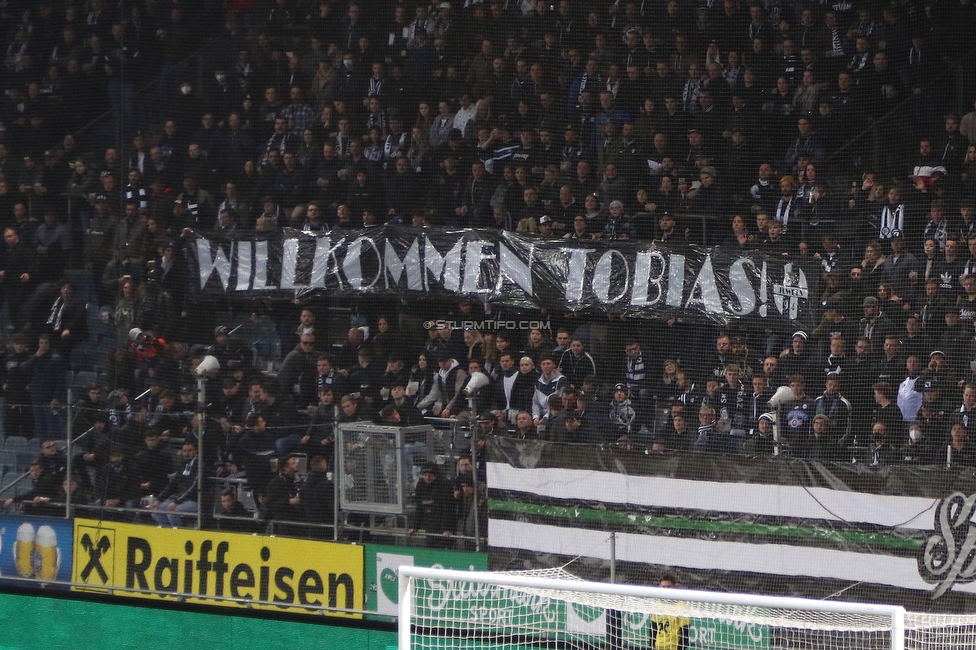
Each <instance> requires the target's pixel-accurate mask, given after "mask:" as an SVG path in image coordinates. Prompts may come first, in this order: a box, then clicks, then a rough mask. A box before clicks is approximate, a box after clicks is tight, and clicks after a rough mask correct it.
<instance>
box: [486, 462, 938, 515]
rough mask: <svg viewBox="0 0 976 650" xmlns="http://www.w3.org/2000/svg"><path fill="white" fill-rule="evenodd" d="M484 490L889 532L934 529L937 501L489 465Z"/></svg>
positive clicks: (579, 470) (819, 489)
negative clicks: (839, 524)
mask: <svg viewBox="0 0 976 650" xmlns="http://www.w3.org/2000/svg"><path fill="white" fill-rule="evenodd" d="M488 487H489V488H490V489H496V490H515V491H518V492H528V493H530V494H534V495H538V496H544V497H550V498H553V499H568V500H585V501H601V502H604V503H615V504H622V505H639V506H647V507H657V508H684V509H688V510H710V511H717V512H734V513H740V514H751V515H766V516H770V517H797V518H800V519H822V520H827V521H841V522H847V523H852V524H875V525H878V526H885V527H887V528H892V527H899V528H909V529H914V530H932V529H933V527H934V522H935V505H936V503H938V500H937V499H930V498H924V497H898V496H885V495H880V494H864V493H861V492H847V491H844V490H831V489H829V488H803V487H801V486H796V485H761V484H752V483H731V482H730V483H720V482H716V481H690V480H687V479H675V478H666V477H661V476H627V475H626V474H617V473H615V472H598V471H594V470H582V469H560V468H540V469H520V468H517V467H512V466H511V465H509V464H507V463H488Z"/></svg>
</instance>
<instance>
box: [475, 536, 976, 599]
mask: <svg viewBox="0 0 976 650" xmlns="http://www.w3.org/2000/svg"><path fill="white" fill-rule="evenodd" d="M488 545H489V546H490V547H492V548H513V549H522V550H527V551H534V552H537V553H556V554H559V555H567V556H569V557H576V556H583V557H591V558H598V559H603V560H609V559H610V535H609V534H608V533H606V532H604V531H598V530H585V529H582V528H560V527H558V526H545V525H541V524H529V523H522V522H518V521H509V520H505V519H492V520H490V521H489V522H488ZM616 546H617V548H616V555H617V560H619V561H622V562H641V563H645V564H656V565H663V566H674V567H686V568H689V569H698V570H721V571H748V572H754V573H765V574H773V575H786V576H803V577H809V578H832V579H837V580H844V581H847V582H866V583H872V584H884V585H891V586H893V587H899V588H902V589H917V590H922V591H932V590H934V589H935V586H934V585H931V584H928V583H927V582H925V581H924V580H922V578H921V577H920V576H919V574H918V565H917V563H916V561H915V559H914V558H902V557H895V556H891V555H871V554H867V553H854V552H847V551H836V550H831V549H820V548H808V547H803V546H787V545H784V544H749V543H746V542H712V541H705V540H699V539H688V538H680V537H659V536H656V535H638V534H634V533H617V543H616ZM953 591H963V592H967V593H976V583H969V584H956V585H954V586H953Z"/></svg>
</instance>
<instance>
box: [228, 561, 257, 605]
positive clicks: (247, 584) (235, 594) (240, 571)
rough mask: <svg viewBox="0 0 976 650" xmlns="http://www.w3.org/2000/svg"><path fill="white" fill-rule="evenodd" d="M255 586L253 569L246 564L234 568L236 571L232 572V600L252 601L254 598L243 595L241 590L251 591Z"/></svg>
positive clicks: (249, 595)
mask: <svg viewBox="0 0 976 650" xmlns="http://www.w3.org/2000/svg"><path fill="white" fill-rule="evenodd" d="M253 586H254V571H253V570H252V569H251V567H249V566H247V565H246V564H243V563H241V564H238V565H237V566H235V567H234V570H233V571H231V572H230V597H231V598H245V599H247V600H251V599H252V598H254V596H253V595H251V594H243V595H242V594H241V589H250V588H252V587H253Z"/></svg>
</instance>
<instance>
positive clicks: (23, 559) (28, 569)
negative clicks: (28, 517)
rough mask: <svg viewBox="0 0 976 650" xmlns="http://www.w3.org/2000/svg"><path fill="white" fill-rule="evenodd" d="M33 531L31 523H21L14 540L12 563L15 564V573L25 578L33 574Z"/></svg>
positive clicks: (34, 535)
mask: <svg viewBox="0 0 976 650" xmlns="http://www.w3.org/2000/svg"><path fill="white" fill-rule="evenodd" d="M35 538H36V534H35V533H34V526H33V524H29V523H27V522H24V523H22V524H21V525H20V526H19V527H18V528H17V541H16V542H14V549H13V550H14V564H15V565H16V566H17V573H19V574H20V575H22V576H23V577H25V578H30V577H31V576H33V575H34V566H33V563H32V562H31V554H32V553H33V552H34V539H35Z"/></svg>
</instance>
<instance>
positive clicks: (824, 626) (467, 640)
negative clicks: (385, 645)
mask: <svg viewBox="0 0 976 650" xmlns="http://www.w3.org/2000/svg"><path fill="white" fill-rule="evenodd" d="M399 591H400V594H399V595H400V598H399V621H398V647H399V650H449V649H450V650H493V649H504V650H511V649H512V648H521V647H558V648H589V649H592V648H601V647H602V648H620V647H626V648H648V649H653V648H655V647H656V646H655V643H654V641H653V639H652V638H651V637H652V633H651V632H650V631H651V630H652V629H653V630H660V629H662V628H661V627H653V626H654V625H661V624H662V623H663V624H664V625H672V624H673V623H674V622H675V621H677V622H678V623H679V625H680V626H683V627H684V628H686V630H685V631H686V632H687V631H688V629H691V631H692V632H694V633H695V634H694V636H695V638H694V639H692V643H691V644H690V645H689V646H688V647H692V648H714V649H729V650H760V649H763V648H767V649H778V648H804V649H810V650H814V649H818V648H824V649H825V650H826V649H834V648H837V649H839V650H840V649H843V650H847V649H849V648H859V649H860V648H863V649H871V650H875V649H876V650H885V649H887V648H890V649H891V650H904V649H905V636H906V635H905V621H906V618H905V617H906V613H905V610H904V608H902V607H899V606H894V605H876V604H865V603H848V602H837V601H818V600H807V599H801V598H788V597H776V596H762V595H753V594H735V593H720V592H707V591H696V590H690V589H675V588H663V587H642V586H635V585H623V584H606V583H599V582H586V581H583V580H580V579H578V578H576V577H575V576H572V575H571V574H569V573H567V572H565V571H562V570H559V569H554V570H542V571H525V572H512V573H501V572H495V573H492V572H473V571H456V570H445V569H432V568H426V567H415V566H404V567H400V572H399ZM581 612H582V614H581ZM621 620H623V621H626V625H625V627H626V630H624V634H623V635H616V634H612V633H611V627H612V626H613V625H615V624H616V625H620V621H621ZM615 622H616V623H615ZM696 626H697V627H696ZM628 635H629V636H628ZM657 647H659V646H657Z"/></svg>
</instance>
